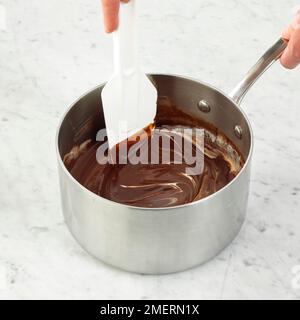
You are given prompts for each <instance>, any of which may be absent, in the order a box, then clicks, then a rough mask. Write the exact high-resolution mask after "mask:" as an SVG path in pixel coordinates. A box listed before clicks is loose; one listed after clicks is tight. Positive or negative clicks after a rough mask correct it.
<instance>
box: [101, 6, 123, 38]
mask: <svg viewBox="0 0 300 320" xmlns="http://www.w3.org/2000/svg"><path fill="white" fill-rule="evenodd" d="M119 6H120V0H102V7H103V17H104V26H105V31H106V32H108V33H110V32H113V31H115V30H116V29H117V27H118V20H119V19H118V16H119Z"/></svg>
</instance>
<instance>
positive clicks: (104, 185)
mask: <svg viewBox="0 0 300 320" xmlns="http://www.w3.org/2000/svg"><path fill="white" fill-rule="evenodd" d="M191 128H193V130H191ZM195 128H198V129H202V130H201V131H200V132H202V139H199V141H200V142H199V141H198V140H197V139H195V136H194V130H195ZM186 132H188V133H189V134H186ZM162 137H167V138H168V139H169V141H170V143H169V144H168V143H165V144H164V143H163V142H162V141H163V139H162ZM187 140H188V141H187ZM154 141H155V144H153V142H154ZM201 141H202V143H201ZM104 144H106V146H107V142H103V141H96V139H95V138H94V137H91V139H90V140H87V141H85V142H84V143H82V144H81V145H75V146H74V147H73V148H72V150H71V151H70V152H69V153H68V154H66V155H65V157H64V163H65V165H66V167H67V169H68V170H69V172H70V173H71V174H72V176H73V177H74V178H75V179H76V180H77V181H78V182H79V183H80V184H82V185H83V186H84V187H86V188H87V189H89V190H90V191H92V192H94V193H95V194H97V195H99V196H101V197H104V198H106V199H109V200H112V201H115V202H118V203H122V204H127V205H132V206H137V207H148V208H161V207H173V206H178V205H182V204H186V203H190V202H193V201H197V200H200V199H203V198H205V197H207V196H210V195H212V194H213V193H215V192H217V191H218V190H220V189H221V188H223V187H224V186H226V185H227V184H228V183H229V182H230V181H232V180H233V179H234V177H235V176H236V175H237V174H238V173H239V172H240V170H241V169H242V167H243V165H244V160H243V158H242V156H241V155H240V153H239V152H238V151H237V148H236V147H235V146H234V145H233V143H232V142H231V141H229V140H228V139H227V138H226V137H225V136H224V135H222V134H220V133H218V130H217V129H216V128H213V127H212V126H210V125H208V124H206V123H203V122H200V121H199V120H195V119H194V118H193V117H191V116H190V115H187V114H185V113H183V112H182V111H180V110H179V109H177V108H176V107H174V106H169V105H168V104H164V103H163V99H160V103H159V108H158V113H157V116H156V119H155V125H154V128H152V130H148V131H147V132H146V134H144V135H142V136H141V137H140V138H139V139H137V140H136V142H135V143H134V142H129V143H128V144H127V145H126V148H125V149H124V148H123V150H126V151H127V153H126V156H125V158H124V156H123V155H122V157H123V161H124V160H127V161H125V162H121V161H114V162H113V163H105V162H104V161H103V159H104V153H103V154H102V155H100V156H99V150H100V149H101V147H103V148H102V150H105V148H104V147H105V145H104ZM137 145H138V147H137ZM178 145H179V146H180V147H181V146H182V145H184V147H185V146H186V145H190V146H191V149H190V152H187V154H186V153H185V152H184V151H185V148H177V147H178ZM154 146H156V147H155V148H154ZM99 148H100V149H99ZM120 149H121V144H120V145H119V146H118V148H117V149H115V150H114V151H115V156H116V157H117V158H116V159H118V160H120V159H121V155H120ZM182 153H184V155H183V154H182ZM130 154H131V155H132V154H133V155H134V160H135V161H129V159H128V158H129V157H130ZM165 155H168V157H166V158H164V156H165ZM105 156H107V154H106V155H105ZM153 156H154V158H155V159H156V161H155V163H153V158H152V157H153ZM99 157H100V159H99ZM107 159H108V158H107ZM165 159H167V161H164V160H165ZM99 160H100V161H99ZM130 160H131V159H130ZM178 160H181V161H178ZM195 160H196V162H198V169H199V170H198V171H199V172H197V171H195V167H196V165H195ZM126 162H127V163H126ZM101 163H102V164H101Z"/></svg>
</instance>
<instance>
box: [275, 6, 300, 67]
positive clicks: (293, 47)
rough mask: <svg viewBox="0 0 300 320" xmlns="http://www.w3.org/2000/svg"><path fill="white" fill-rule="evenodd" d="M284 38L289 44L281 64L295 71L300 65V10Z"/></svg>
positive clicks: (284, 33)
mask: <svg viewBox="0 0 300 320" xmlns="http://www.w3.org/2000/svg"><path fill="white" fill-rule="evenodd" d="M282 37H283V38H284V39H286V40H288V41H289V43H288V46H287V48H286V49H285V51H284V53H283V55H282V56H281V58H280V62H281V64H282V65H283V66H284V67H285V68H287V69H294V68H296V67H297V66H298V64H300V10H299V11H298V13H297V15H296V17H295V18H294V20H293V22H292V23H291V24H290V25H289V26H288V27H287V28H286V29H285V30H284V31H283V34H282Z"/></svg>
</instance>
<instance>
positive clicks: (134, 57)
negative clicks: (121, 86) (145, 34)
mask: <svg viewBox="0 0 300 320" xmlns="http://www.w3.org/2000/svg"><path fill="white" fill-rule="evenodd" d="M135 2H136V1H135V0H130V1H129V2H128V3H126V4H124V3H121V5H120V13H119V27H118V29H117V30H116V31H115V32H114V34H113V39H114V69H115V72H116V73H121V74H123V75H126V74H131V73H132V72H134V71H135V70H136V68H137V65H138V49H137V28H136V22H137V19H136V3H135Z"/></svg>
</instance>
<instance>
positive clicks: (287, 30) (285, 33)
mask: <svg viewBox="0 0 300 320" xmlns="http://www.w3.org/2000/svg"><path fill="white" fill-rule="evenodd" d="M293 31H294V29H293V27H292V26H291V25H289V26H288V27H286V28H285V29H284V30H283V32H282V38H283V39H285V40H290V38H291V35H292V33H293Z"/></svg>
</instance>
